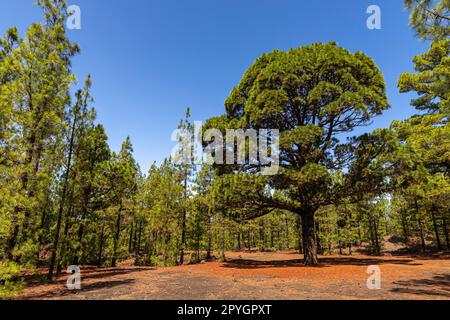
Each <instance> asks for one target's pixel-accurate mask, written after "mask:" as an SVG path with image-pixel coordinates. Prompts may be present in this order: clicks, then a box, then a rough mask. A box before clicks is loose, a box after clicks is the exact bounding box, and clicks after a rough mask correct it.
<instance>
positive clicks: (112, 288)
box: [19, 252, 450, 300]
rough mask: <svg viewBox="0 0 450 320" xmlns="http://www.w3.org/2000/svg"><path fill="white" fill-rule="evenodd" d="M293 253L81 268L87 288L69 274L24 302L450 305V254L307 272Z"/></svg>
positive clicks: (340, 261)
mask: <svg viewBox="0 0 450 320" xmlns="http://www.w3.org/2000/svg"><path fill="white" fill-rule="evenodd" d="M301 258H302V257H301V256H300V255H298V254H296V253H295V252H283V253H228V254H227V262H225V263H221V262H208V263H204V264H198V265H184V266H179V267H167V268H151V267H133V266H131V263H124V264H122V265H120V266H119V267H118V268H116V269H96V268H92V267H85V268H82V290H80V291H69V290H68V289H67V288H66V279H67V275H63V276H60V277H58V278H57V279H56V281H55V282H54V283H52V284H47V285H46V284H39V283H36V281H34V282H33V281H31V283H29V285H28V287H27V288H26V289H25V290H24V292H23V293H22V294H21V296H20V297H19V299H70V300H72V299H89V300H91V299H94V300H105V299H114V300H115V299H127V300H129V299H133V300H158V299H168V300H175V299H176V300H191V299H206V300H209V299H212V300H218V299H230V300H234V299H245V300H273V299H276V300H304V299H308V300H309V299H314V300H318V299H333V300H336V299H339V300H344V299H370V300H379V299H443V300H450V257H449V256H448V255H447V256H434V257H430V256H429V257H406V256H401V257H392V256H390V257H371V256H364V255H354V256H328V257H321V265H320V266H319V267H305V266H303V264H302V263H303V262H302V260H301ZM370 265H377V266H379V267H380V269H381V278H382V288H381V289H380V290H369V289H368V288H367V285H366V281H367V279H368V277H369V275H368V274H367V268H368V266H370Z"/></svg>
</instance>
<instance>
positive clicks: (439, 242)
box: [431, 206, 442, 251]
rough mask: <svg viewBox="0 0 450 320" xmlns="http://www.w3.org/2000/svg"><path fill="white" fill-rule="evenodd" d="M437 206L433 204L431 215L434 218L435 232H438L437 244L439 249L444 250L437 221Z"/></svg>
mask: <svg viewBox="0 0 450 320" xmlns="http://www.w3.org/2000/svg"><path fill="white" fill-rule="evenodd" d="M435 209H436V208H435V207H434V206H432V208H431V217H432V218H433V228H434V233H435V234H436V244H437V247H438V250H439V251H442V245H441V238H440V236H439V229H438V226H437V223H436V214H435Z"/></svg>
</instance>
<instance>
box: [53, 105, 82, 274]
mask: <svg viewBox="0 0 450 320" xmlns="http://www.w3.org/2000/svg"><path fill="white" fill-rule="evenodd" d="M77 121H78V112H77V113H76V114H75V117H74V119H73V123H72V128H71V129H72V130H71V133H70V143H69V154H68V157H67V164H66V171H65V174H64V181H63V189H62V194H61V200H60V202H59V210H58V220H57V223H56V230H55V239H54V241H53V248H52V255H51V258H50V266H49V268H48V280H49V281H52V280H53V270H54V268H55V263H56V255H57V253H58V245H59V235H60V232H61V223H62V218H63V214H64V206H65V201H66V195H67V189H68V184H69V175H70V170H71V166H72V156H73V149H74V143H75V128H76V125H77Z"/></svg>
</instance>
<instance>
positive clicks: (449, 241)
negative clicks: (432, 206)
mask: <svg viewBox="0 0 450 320" xmlns="http://www.w3.org/2000/svg"><path fill="white" fill-rule="evenodd" d="M442 227H443V228H444V236H445V243H446V245H447V250H450V237H449V235H448V227H447V218H446V217H445V213H444V216H443V217H442Z"/></svg>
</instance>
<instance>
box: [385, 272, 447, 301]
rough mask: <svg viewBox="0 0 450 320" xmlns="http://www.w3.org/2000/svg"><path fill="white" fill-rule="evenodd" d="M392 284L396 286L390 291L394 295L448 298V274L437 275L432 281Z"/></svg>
mask: <svg viewBox="0 0 450 320" xmlns="http://www.w3.org/2000/svg"><path fill="white" fill-rule="evenodd" d="M394 284H395V285H397V286H398V287H396V288H394V289H392V290H391V291H392V292H395V293H407V294H415V295H420V296H437V297H445V298H450V274H441V275H437V276H434V277H433V278H432V279H418V280H407V281H397V282H394Z"/></svg>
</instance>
